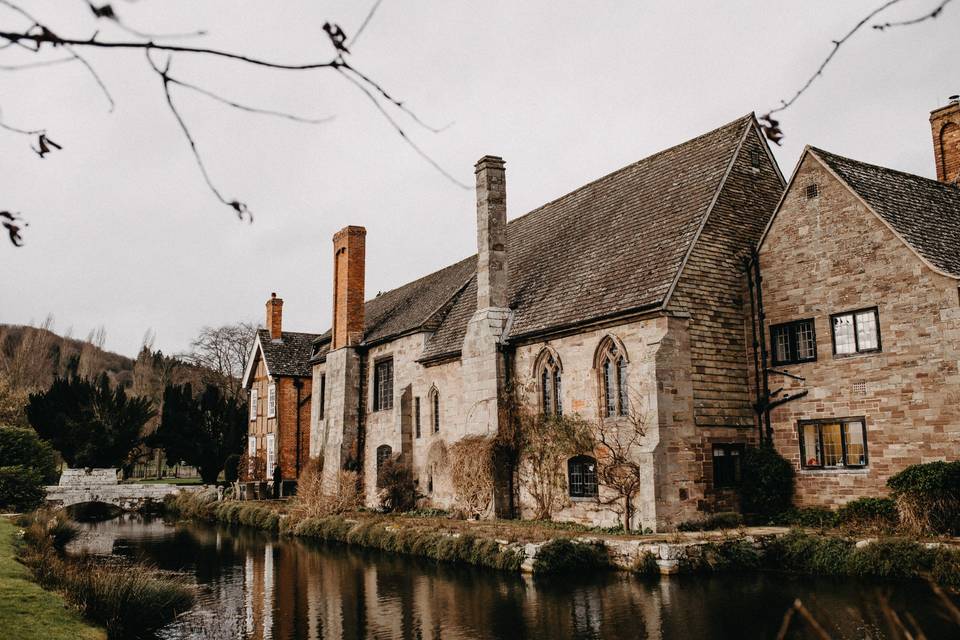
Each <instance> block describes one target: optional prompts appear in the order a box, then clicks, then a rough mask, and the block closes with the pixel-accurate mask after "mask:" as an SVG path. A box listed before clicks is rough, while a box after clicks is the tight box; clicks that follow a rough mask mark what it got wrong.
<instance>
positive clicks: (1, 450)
mask: <svg viewBox="0 0 960 640" xmlns="http://www.w3.org/2000/svg"><path fill="white" fill-rule="evenodd" d="M14 466H22V467H29V468H31V469H36V471H37V473H39V474H40V479H41V480H42V482H43V483H44V484H54V483H55V482H56V481H57V479H58V478H59V477H60V470H59V466H60V465H59V464H58V463H57V456H56V454H55V453H54V451H53V448H52V447H51V446H50V445H49V444H48V443H46V442H44V441H43V440H41V439H40V436H38V435H37V432H36V431H34V430H33V429H26V428H22V427H4V426H0V467H14Z"/></svg>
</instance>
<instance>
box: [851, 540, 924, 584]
mask: <svg viewBox="0 0 960 640" xmlns="http://www.w3.org/2000/svg"><path fill="white" fill-rule="evenodd" d="M932 559H933V554H932V553H931V550H930V549H927V548H926V547H924V546H923V545H922V544H920V543H918V542H916V541H914V540H906V539H903V538H890V539H886V540H877V541H875V542H871V543H869V544H866V545H863V546H861V547H859V548H855V549H854V550H853V551H852V553H851V554H850V557H849V558H848V559H847V567H846V568H847V573H849V574H850V575H854V576H869V577H876V578H887V579H890V578H900V579H902V578H912V577H914V576H916V575H917V574H919V573H925V572H926V571H927V569H929V567H930V564H931V562H932Z"/></svg>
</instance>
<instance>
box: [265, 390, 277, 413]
mask: <svg viewBox="0 0 960 640" xmlns="http://www.w3.org/2000/svg"><path fill="white" fill-rule="evenodd" d="M267 417H268V418H276V417H277V384H276V383H272V384H269V385H267Z"/></svg>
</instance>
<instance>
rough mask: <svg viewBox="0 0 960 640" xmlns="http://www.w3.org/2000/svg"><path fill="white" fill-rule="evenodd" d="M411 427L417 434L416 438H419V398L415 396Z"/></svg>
mask: <svg viewBox="0 0 960 640" xmlns="http://www.w3.org/2000/svg"><path fill="white" fill-rule="evenodd" d="M413 425H414V428H415V429H416V432H417V437H418V438H419V437H420V396H417V397H416V398H414V399H413Z"/></svg>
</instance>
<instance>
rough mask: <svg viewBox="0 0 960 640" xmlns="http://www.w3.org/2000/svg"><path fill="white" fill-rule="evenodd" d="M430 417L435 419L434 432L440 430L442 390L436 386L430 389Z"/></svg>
mask: <svg viewBox="0 0 960 640" xmlns="http://www.w3.org/2000/svg"><path fill="white" fill-rule="evenodd" d="M430 419H431V420H432V421H433V432H434V433H439V432H440V392H439V391H437V388H436V387H434V388H433V389H431V390H430Z"/></svg>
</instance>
